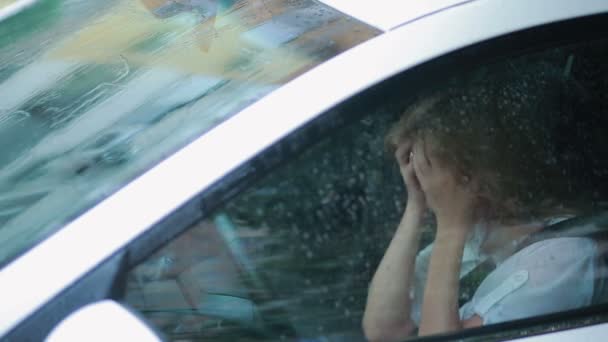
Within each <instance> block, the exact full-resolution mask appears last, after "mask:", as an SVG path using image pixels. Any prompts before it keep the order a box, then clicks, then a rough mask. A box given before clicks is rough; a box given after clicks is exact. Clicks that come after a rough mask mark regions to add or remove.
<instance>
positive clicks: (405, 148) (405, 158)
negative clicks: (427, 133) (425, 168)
mask: <svg viewBox="0 0 608 342" xmlns="http://www.w3.org/2000/svg"><path fill="white" fill-rule="evenodd" d="M410 152H411V144H409V143H408V144H401V145H399V147H397V149H396V150H395V159H397V161H398V162H399V164H401V165H407V164H409V163H410V162H411V160H410Z"/></svg>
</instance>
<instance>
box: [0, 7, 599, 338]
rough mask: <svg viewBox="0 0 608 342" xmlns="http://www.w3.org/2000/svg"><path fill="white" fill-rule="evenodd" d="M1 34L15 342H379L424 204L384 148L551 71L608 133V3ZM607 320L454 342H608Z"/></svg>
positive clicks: (125, 21)
mask: <svg viewBox="0 0 608 342" xmlns="http://www.w3.org/2000/svg"><path fill="white" fill-rule="evenodd" d="M0 20H2V21H1V22H0V44H1V45H0V146H2V150H1V151H0V303H1V307H2V309H1V310H0V336H1V337H0V339H2V340H8V341H39V340H45V339H48V340H51V341H62V340H69V339H87V340H90V339H95V338H98V339H99V340H106V339H109V338H112V339H117V340H129V339H134V340H140V339H141V340H143V339H145V338H148V339H150V340H154V339H156V338H157V339H166V340H176V341H198V340H208V341H274V340H277V341H358V340H365V335H364V332H363V330H362V327H361V326H362V323H361V322H362V317H363V311H364V308H365V301H366V297H367V291H368V286H369V282H370V280H371V278H372V276H373V274H374V270H375V268H376V266H377V265H378V263H379V262H380V259H381V257H382V255H383V253H384V251H385V249H386V246H387V244H388V242H389V241H390V238H391V236H392V234H393V232H394V229H395V227H396V225H397V223H398V221H399V219H400V215H401V213H402V210H403V206H404V204H405V201H406V195H405V193H406V192H405V189H404V188H403V186H402V181H401V177H400V175H399V170H398V168H397V167H396V164H395V162H394V161H393V159H392V156H390V155H388V154H387V153H386V150H385V149H384V136H385V135H386V132H387V130H388V128H389V126H390V125H391V124H392V123H393V122H395V121H396V120H397V119H398V117H399V115H400V114H401V113H402V112H403V109H404V108H405V107H407V106H408V104H409V103H411V102H412V101H413V99H415V98H417V97H419V96H420V94H421V93H422V92H423V90H426V89H432V88H434V87H435V88H436V87H440V86H441V85H442V84H443V82H445V81H446V80H447V79H448V78H450V77H452V76H453V75H455V74H456V73H462V72H465V73H466V72H469V70H471V72H473V71H474V70H477V69H479V68H483V67H485V66H486V65H489V64H491V63H505V61H513V60H517V61H518V63H521V61H525V60H528V59H529V60H530V61H536V62H538V63H540V62H539V61H542V62H547V63H554V64H557V65H561V66H562V69H561V70H562V71H563V75H564V77H566V78H570V77H573V78H577V79H580V82H581V83H582V84H584V87H585V89H586V90H587V94H588V96H590V97H592V98H593V100H594V101H596V102H597V103H599V105H598V106H599V107H598V108H600V110H602V111H603V113H605V114H606V115H608V112H607V111H608V98H607V97H606V94H608V82H607V81H606V80H608V62H607V60H608V59H607V57H608V1H606V0H581V1H568V0H420V1H388V0H377V1H358V0H345V1H343V0H318V1H317V0H249V1H245V0H205V1H202V0H201V1H194V0H189V1H187V0H109V1H103V2H95V1H85V0H41V1H39V2H35V1H27V0H26V1H19V0H16V1H5V2H2V1H0ZM530 63H534V62H530ZM518 72H521V71H520V70H514V71H513V73H514V74H516V73H518ZM522 96H526V94H522ZM540 110H542V108H541V109H540ZM576 120H577V118H576V117H574V118H572V122H574V123H573V125H574V126H576V124H575V122H576ZM574 126H573V127H574ZM606 128H608V127H605V126H601V125H600V124H599V123H598V126H597V129H598V130H605V129H606ZM607 151H608V150H607ZM524 158H525V156H524ZM596 158H597V160H598V164H597V165H598V168H600V167H602V166H603V165H604V164H602V163H603V162H605V161H608V159H603V158H604V156H602V155H597V156H596ZM606 170H607V171H608V169H606ZM599 173H601V172H599V171H598V174H599ZM606 174H608V173H606ZM605 185H608V179H606V183H605V184H604V183H597V184H594V186H596V188H597V189H601V188H603V187H605ZM564 186H565V185H564ZM598 191H599V190H598ZM600 218H602V217H600ZM593 220H594V221H593V223H594V224H593V226H594V227H595V226H602V224H601V223H602V222H603V221H598V220H599V219H596V217H595V216H594V217H593ZM598 222H599V223H598ZM425 234H426V235H425ZM558 234H562V233H561V232H559V233H558ZM572 234H574V235H576V236H579V235H584V236H592V237H591V238H593V239H595V240H597V241H599V240H600V237H597V236H600V235H602V234H601V229H600V232H599V233H598V231H597V230H593V231H591V232H589V231H585V232H582V233H581V232H575V233H572ZM422 240H423V243H424V244H426V243H428V242H430V241H431V240H432V233H431V232H427V233H424V234H423V237H422ZM599 245H602V244H601V243H599ZM601 257H602V258H603V256H601ZM476 266H477V265H476ZM601 270H603V269H601ZM480 272H481V271H480ZM477 276H478V277H479V275H477ZM475 277H476V275H475V274H473V273H471V275H470V276H468V278H467V275H463V280H462V285H461V293H460V300H461V302H466V301H467V300H470V298H471V297H472V296H473V293H474V292H475V288H476V286H477V285H479V284H478V283H475V280H474V279H472V278H475ZM595 277H596V278H602V275H601V274H599V273H598V274H596V276H595ZM596 292H598V291H597V289H596ZM597 295H598V293H596V297H598V296H597ZM594 298H595V297H594ZM606 298H608V296H607V297H606ZM550 300H552V301H557V302H559V301H560V298H552V299H550ZM606 308H608V306H606V304H605V303H603V299H602V298H600V299H598V300H595V299H594V301H592V302H586V303H584V304H581V305H579V306H577V307H573V308H570V309H568V310H557V311H555V312H542V313H541V314H537V315H531V316H529V317H522V318H519V319H515V320H508V321H504V322H499V323H491V322H489V323H488V324H485V325H484V326H483V327H479V328H471V329H464V330H460V331H458V332H453V333H448V334H443V335H438V336H435V337H433V338H431V339H432V340H437V341H456V340H459V341H460V340H464V341H468V340H471V341H473V340H484V341H486V340H507V339H516V338H527V339H531V340H532V341H542V340H544V339H549V340H560V341H561V340H567V341H575V340H576V341H578V340H583V339H593V340H600V339H602V337H603V336H605V334H606V333H607V330H608V326H606V325H605V324H604V323H603V322H606V321H607V317H608V311H607V309H606ZM124 310H126V311H124ZM121 315H122V316H121ZM130 318H135V319H133V320H131V321H130ZM128 323H133V324H132V325H129V324H128ZM118 324H121V325H120V327H121V328H118V327H119V325H118ZM138 324H139V325H138ZM123 326H124V327H123ZM137 332H138V333H141V334H143V335H140V337H134V336H135V335H131V334H132V333H133V334H134V333H137ZM75 336H76V337H75ZM110 336H111V337H110ZM129 336H130V337H129ZM413 338H415V337H413Z"/></svg>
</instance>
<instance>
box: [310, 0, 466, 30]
mask: <svg viewBox="0 0 608 342" xmlns="http://www.w3.org/2000/svg"><path fill="white" fill-rule="evenodd" d="M320 1H321V2H322V3H325V4H327V5H329V6H331V7H334V8H336V9H337V10H339V11H342V12H344V13H346V14H348V15H350V16H352V17H354V18H357V19H359V20H361V21H363V22H365V23H367V24H369V25H372V26H374V27H377V28H379V29H381V30H383V31H389V30H391V29H394V28H395V27H398V26H399V25H403V24H404V23H407V22H410V21H412V20H415V19H418V18H421V17H424V16H426V15H429V14H431V13H435V12H438V11H441V10H443V9H446V8H450V7H453V6H457V5H459V4H464V3H467V2H471V1H474V0H423V1H395V0H375V1H367V0H320Z"/></svg>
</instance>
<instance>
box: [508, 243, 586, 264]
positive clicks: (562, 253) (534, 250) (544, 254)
mask: <svg viewBox="0 0 608 342" xmlns="http://www.w3.org/2000/svg"><path fill="white" fill-rule="evenodd" d="M596 254H597V246H596V242H595V241H594V240H593V239H590V238H584V237H563V238H553V239H547V240H542V241H538V242H536V243H533V244H531V245H529V246H526V247H525V248H523V249H522V250H520V251H519V252H517V253H515V254H514V255H512V256H511V257H510V258H509V259H508V260H507V262H510V263H516V264H519V265H522V264H531V265H537V266H550V265H549V264H556V265H557V264H559V263H560V262H567V261H572V260H578V261H581V260H582V259H589V258H595V256H596ZM547 263H549V264H547Z"/></svg>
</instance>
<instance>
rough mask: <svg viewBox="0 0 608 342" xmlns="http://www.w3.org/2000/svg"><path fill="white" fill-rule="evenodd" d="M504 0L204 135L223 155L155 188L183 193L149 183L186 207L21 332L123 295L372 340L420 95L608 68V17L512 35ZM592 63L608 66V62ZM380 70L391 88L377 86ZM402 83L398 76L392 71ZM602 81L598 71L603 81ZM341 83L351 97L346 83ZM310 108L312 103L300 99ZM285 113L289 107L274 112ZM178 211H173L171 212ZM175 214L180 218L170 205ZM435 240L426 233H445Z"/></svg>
mask: <svg viewBox="0 0 608 342" xmlns="http://www.w3.org/2000/svg"><path fill="white" fill-rule="evenodd" d="M482 7H483V6H482ZM496 8H497V7H494V6H491V5H487V7H485V10H478V9H476V8H475V6H472V7H470V8H468V9H467V8H465V7H463V8H462V9H458V10H454V11H453V12H450V11H447V12H446V13H443V14H442V15H439V16H438V18H437V19H436V20H431V19H430V18H429V19H426V20H421V21H420V22H419V23H416V25H413V26H411V27H408V26H404V27H403V28H399V29H397V30H395V31H394V32H391V33H389V34H387V35H386V37H384V38H382V39H379V40H377V41H376V42H374V44H371V45H370V46H369V47H367V48H362V49H361V50H357V51H355V52H354V55H355V56H356V58H353V59H352V60H351V59H350V58H349V56H346V55H345V56H343V59H342V60H341V59H337V60H336V61H334V63H333V64H328V65H326V66H324V68H323V67H322V68H319V69H318V70H317V72H316V73H315V74H311V75H310V76H307V75H304V76H303V77H302V78H300V79H299V82H294V83H293V85H290V86H287V87H285V88H284V89H283V91H278V92H276V93H274V95H273V96H270V97H269V98H268V100H267V101H266V102H264V101H262V103H261V104H260V105H259V106H251V107H250V108H249V110H248V111H246V112H245V113H241V114H240V115H239V116H237V117H235V120H232V121H228V122H227V123H226V124H225V125H224V126H222V128H221V129H218V130H215V131H214V132H211V133H210V134H207V135H206V136H204V137H203V138H202V140H203V141H202V142H201V143H199V145H198V146H199V148H201V147H202V148H203V149H202V150H203V151H205V150H206V151H207V154H198V155H200V156H206V157H207V158H205V161H204V163H205V164H206V168H202V169H201V168H195V167H192V168H187V169H185V168H184V165H188V166H192V165H193V164H196V162H193V161H194V160H197V159H196V158H194V157H195V156H196V155H197V153H200V152H201V150H199V151H196V152H197V153H193V152H194V150H193V149H192V150H190V151H189V152H190V153H187V152H186V153H184V154H181V155H178V156H176V157H174V158H173V160H172V161H171V163H175V165H178V163H183V164H179V168H181V169H182V170H186V171H187V173H188V174H187V175H186V176H184V175H182V176H183V177H184V178H180V177H176V175H178V174H179V173H172V172H173V171H175V170H176V169H173V170H172V171H171V172H169V173H165V174H164V175H165V176H167V175H168V176H172V177H173V178H163V177H160V175H161V174H162V172H163V171H162V170H161V171H158V172H160V173H158V174H157V177H159V178H156V180H155V181H156V182H171V183H172V184H171V185H172V186H166V185H165V186H163V190H159V189H158V188H157V187H156V185H153V186H152V187H150V188H149V189H152V190H153V192H152V193H149V192H148V194H149V195H150V194H155V197H164V199H169V200H171V201H172V202H171V204H169V205H163V206H162V208H163V209H159V210H160V211H159V212H158V213H154V214H153V215H152V216H154V215H157V214H158V215H159V216H158V217H156V218H153V217H152V216H150V217H148V218H146V219H136V218H134V216H133V217H130V218H129V217H123V218H127V220H125V221H124V222H123V223H129V224H133V225H142V226H146V228H148V227H149V224H148V223H153V222H156V223H155V224H154V225H153V226H152V227H151V228H150V229H148V230H146V231H145V233H143V234H141V235H139V236H138V237H137V239H135V240H134V241H132V242H130V243H129V245H128V246H126V247H124V248H122V247H120V249H118V250H117V251H116V252H115V253H114V254H112V256H110V258H108V259H107V261H105V262H103V263H102V264H100V265H99V266H98V267H97V268H96V269H95V270H94V271H93V272H90V273H88V274H87V275H86V276H84V277H83V278H81V279H80V280H79V281H77V282H76V283H75V284H74V285H73V286H70V287H69V288H67V289H66V290H65V291H64V292H62V293H61V294H60V295H59V296H57V297H56V298H55V299H54V300H52V301H51V302H50V303H48V304H47V305H45V307H44V308H43V309H42V310H40V311H38V313H36V314H35V315H34V316H32V317H31V318H30V319H29V320H27V321H25V323H22V324H21V325H20V326H18V327H17V328H16V329H15V330H13V331H12V332H11V333H10V335H9V338H11V337H14V338H17V337H20V336H27V335H28V333H31V331H32V329H31V327H32V326H35V325H39V324H40V322H43V321H45V320H46V321H48V322H53V321H56V320H57V319H58V317H57V315H56V314H55V313H56V312H58V311H69V310H71V307H72V306H74V305H75V306H78V305H81V303H85V302H87V301H91V300H93V299H96V298H100V297H111V298H114V299H118V300H122V301H124V302H125V303H128V304H129V305H131V306H132V307H134V308H136V309H138V310H139V311H141V312H142V313H143V314H144V315H145V316H146V317H148V319H149V320H150V321H151V322H153V323H154V324H155V325H156V326H157V327H158V328H159V329H160V330H162V331H163V332H164V333H165V334H166V336H167V337H168V338H170V339H187V340H188V339H201V338H208V339H218V340H221V339H225V340H234V339H242V340H256V339H257V340H269V339H288V340H289V339H312V340H315V339H316V340H324V339H326V340H327V339H328V340H356V339H362V338H363V335H362V331H361V329H360V322H361V315H362V310H363V309H362V307H363V303H364V300H365V296H366V292H367V287H368V283H369V280H370V278H371V275H372V273H373V271H374V269H375V267H376V266H377V263H378V261H379V258H380V257H381V255H382V252H383V249H384V248H385V246H386V244H387V241H388V239H389V238H390V235H391V232H392V230H393V229H394V226H395V224H396V220H398V218H399V215H400V212H399V211H400V208H402V207H403V206H404V205H405V203H406V197H405V193H404V189H403V187H402V185H401V183H400V178H399V177H400V176H399V173H398V169H396V166H395V164H394V163H393V162H392V160H391V159H390V156H388V157H387V155H386V154H385V150H384V133H385V132H386V130H387V129H388V127H389V126H390V125H391V123H392V122H394V121H395V120H396V119H398V116H399V115H400V114H401V112H402V111H403V108H405V107H406V106H407V105H408V103H410V102H411V101H412V98H414V97H415V96H416V95H417V92H418V91H419V89H420V88H422V87H423V86H424V87H433V85H436V84H440V83H441V80H442V78H443V77H444V75H447V74H450V73H454V71H455V70H463V69H465V70H466V69H467V68H470V69H473V68H478V67H480V66H483V65H486V64H487V63H490V62H491V61H494V60H499V61H500V60H505V59H508V58H520V57H521V56H524V57H525V56H528V54H530V55H532V54H537V55H535V56H541V57H537V58H544V57H542V56H557V57H554V58H555V59H556V60H559V61H561V59H560V58H562V57H564V56H565V57H566V58H565V64H564V66H567V65H568V63H569V62H568V61H569V59H568V56H569V55H568V53H575V52H576V53H580V54H581V55H582V56H583V57H581V58H582V59H583V60H584V61H588V62H589V63H591V64H590V65H596V66H597V65H600V66H601V65H603V64H602V63H601V61H600V62H598V61H597V59H598V57H597V56H598V54H599V55H600V56H601V53H602V52H603V51H605V50H602V48H603V47H604V46H605V44H604V43H603V40H602V39H603V38H604V34H605V29H606V28H605V25H604V24H603V23H604V22H605V18H604V16H602V15H598V16H589V17H583V18H580V19H576V20H566V21H564V20H565V19H568V18H569V17H570V15H569V14H566V13H565V11H564V12H561V14H559V15H554V16H547V17H546V18H545V17H544V16H543V15H541V14H537V17H536V18H537V19H536V20H537V21H534V20H532V19H530V20H532V21H533V24H549V23H550V22H554V21H558V22H557V23H552V24H550V25H543V26H539V27H534V28H529V26H531V24H530V22H529V21H528V20H522V21H521V22H517V21H516V22H515V23H513V24H512V26H508V28H505V27H503V30H502V31H500V30H498V29H496V28H494V29H496V30H498V31H499V32H500V34H498V35H497V33H496V32H494V31H492V29H490V27H493V26H491V25H490V24H489V23H488V21H491V20H490V19H488V18H487V17H485V16H487V15H489V13H490V12H491V10H496ZM588 10H589V11H592V10H591V9H588ZM593 10H594V11H595V10H597V9H593ZM583 14H585V13H583ZM587 14H588V13H587ZM481 17H485V21H484V27H486V26H485V25H488V26H487V27H488V30H487V32H483V33H479V34H478V35H477V36H475V35H474V34H473V33H472V31H476V30H473V29H470V28H460V29H461V30H462V31H461V33H460V34H461V35H462V36H458V34H456V33H455V32H456V31H458V30H456V29H454V30H453V31H452V34H453V36H449V35H448V34H447V33H448V32H445V33H446V36H449V37H442V39H445V40H447V41H449V43H446V42H445V41H442V42H439V43H437V44H436V45H432V44H426V43H425V42H424V39H422V38H423V37H425V36H424V35H421V36H416V35H415V34H424V33H426V34H430V33H434V34H437V33H440V32H444V29H439V28H444V27H447V26H441V25H440V24H444V25H445V24H449V23H452V24H455V23H458V22H461V21H464V22H466V21H467V18H477V19H479V18H481ZM543 18H544V19H543ZM497 26H500V25H498V24H497ZM532 26H534V25H532ZM528 28H529V29H528ZM523 29H527V30H523ZM448 31H449V30H448ZM408 35H409V38H407V39H406V38H404V37H406V36H408ZM448 38H449V39H448ZM459 39H460V40H459ZM400 42H401V43H406V42H407V43H411V45H408V44H406V45H404V46H406V47H408V48H409V47H410V46H411V51H409V52H410V54H411V55H413V56H411V57H410V59H404V60H401V61H398V58H396V57H391V56H390V55H391V54H390V51H391V50H390V49H393V48H394V47H395V46H399V45H397V43H400ZM477 43H479V44H477ZM573 44H574V45H573ZM571 46H572V47H571ZM383 49H385V50H383ZM568 49H571V50H568ZM374 50H375V51H376V53H377V55H376V56H384V57H385V58H386V60H382V59H379V60H377V61H374V63H376V62H377V63H378V64H379V65H384V66H385V67H386V68H385V69H384V67H379V69H380V70H378V69H375V68H373V67H369V66H368V67H366V68H362V70H359V69H358V68H359V67H358V64H357V63H355V62H363V61H364V60H365V59H364V57H369V56H365V54H366V53H369V52H371V51H374ZM584 51H590V52H589V53H588V54H586V53H585V52H584ZM543 53H544V54H545V55H543ZM351 56H352V55H351ZM577 56H578V55H577ZM576 60H577V61H578V57H577V59H576ZM341 62H342V64H341V66H339V65H338V64H340V63H341ZM368 63H369V62H368ZM594 63H595V64H594ZM395 64H400V68H401V69H402V70H405V71H403V72H401V73H399V74H397V75H393V74H394V71H390V70H392V67H389V66H394V65H395ZM577 66H578V64H577ZM334 67H335V68H336V69H334V70H336V71H332V68H334ZM566 69H567V68H566ZM352 70H359V71H362V72H363V74H364V75H363V76H361V75H359V74H357V75H354V74H353V71H352ZM589 70H593V71H594V72H595V71H596V72H598V73H599V74H600V75H601V72H602V69H601V67H598V68H594V67H591V68H590V69H589ZM374 72H376V73H377V74H374ZM365 73H367V76H366V75H365ZM321 74H325V75H324V77H321V76H320V75H321ZM370 74H374V76H373V77H371V78H372V79H375V80H376V81H373V82H370V81H369V78H370V77H369V75H370ZM388 76H392V77H390V78H388V79H386V80H384V79H385V78H386V77H388ZM594 77H596V78H593V77H591V80H597V79H601V77H599V78H597V77H598V76H597V75H596V76H594ZM319 81H324V82H327V83H323V82H321V83H316V82H319ZM378 81H382V82H378ZM590 82H591V81H590ZM600 83H601V82H600ZM322 84H333V86H331V87H326V88H323V90H324V91H325V92H327V93H329V94H327V95H325V97H323V96H321V98H324V101H325V102H315V101H313V100H314V99H315V98H316V96H317V95H315V97H311V98H310V100H307V99H304V100H303V99H302V98H303V94H305V93H303V92H302V91H303V90H305V89H312V88H311V87H321V85H322ZM372 85H373V86H372ZM341 87H343V88H346V90H344V89H342V90H341V91H338V90H336V89H339V88H341ZM598 89H602V88H598ZM346 93H349V94H350V95H344V94H346ZM336 94H342V95H340V96H336ZM282 96H285V98H283V99H281V97H282ZM332 96H335V97H332ZM296 100H300V101H299V102H296ZM275 101H276V102H275ZM277 103H279V104H277ZM294 103H301V104H302V105H301V106H297V107H298V108H292V107H291V106H292V105H293V104H294ZM275 106H276V107H275ZM278 108H280V110H279V109H278ZM270 109H274V111H273V113H272V114H269V115H270V116H263V114H264V112H265V111H268V110H270ZM284 113H289V114H284ZM320 113H323V115H319V114H320ZM317 115H319V116H318V117H317ZM262 118H263V119H262ZM313 119H314V120H313ZM298 127H299V128H298ZM296 128H298V129H297V130H295V131H294V132H293V133H290V132H291V131H292V130H294V129H296ZM283 136H285V137H284V138H283ZM212 156H213V157H212ZM185 157H187V158H185ZM184 158H185V159H184ZM236 166H238V167H237V168H236V169H234V170H232V171H230V172H228V171H229V170H231V169H233V167H236ZM175 167H177V166H175ZM179 168H177V169H179ZM167 170H168V169H167ZM182 172H183V171H182ZM197 172H201V173H200V174H196V173H197ZM195 176H196V177H199V179H198V185H197V186H196V188H195V189H187V188H188V187H189V186H190V185H188V179H190V178H196V177H195ZM141 184H142V185H141V186H142V187H143V183H141ZM151 184H152V183H150V182H148V183H147V185H151ZM137 186H138V184H136V185H135V186H134V187H137ZM142 187H140V188H139V190H142V189H143V188H142ZM171 187H172V188H173V190H171V189H170V188H171ZM184 189H187V190H184ZM139 190H138V191H139ZM165 191H167V192H165ZM139 196H142V195H141V194H140V195H139ZM139 198H140V200H141V199H142V197H139ZM186 198H189V200H188V201H184V199H186ZM148 200H149V201H150V202H147V201H148ZM125 203H127V202H123V204H125ZM146 203H149V205H150V207H149V208H148V210H149V211H152V212H154V211H155V210H157V209H158V208H159V207H157V206H156V204H153V203H155V199H152V198H151V197H150V198H146ZM168 207H172V208H173V209H172V210H171V211H166V208H168ZM162 210H165V211H166V212H165V213H162V214H161V213H160V212H161V211H162ZM109 212H111V211H109ZM100 213H101V212H100ZM97 217H98V218H101V217H102V216H97ZM161 218H162V219H161ZM158 219H160V220H158ZM105 220H106V219H105V218H104V219H101V221H99V222H104V221H105ZM89 222H93V221H89ZM106 222H107V221H106ZM430 234H431V233H430V232H429V233H428V234H427V235H426V236H425V237H423V240H424V241H426V242H429V241H430V240H431V236H430ZM62 306H65V307H64V308H63V309H62ZM600 308H601V306H592V307H589V308H581V309H580V310H579V311H575V312H567V313H560V314H557V315H553V316H551V315H549V316H542V317H540V318H539V317H534V318H532V319H526V320H523V321H517V322H516V323H513V322H510V323H505V324H503V325H500V324H498V325H494V326H488V327H487V328H483V329H480V330H471V331H465V332H463V333H462V334H461V335H454V336H451V337H448V338H462V337H466V336H479V334H482V333H484V334H485V333H489V334H491V336H494V337H493V338H505V336H507V335H496V334H497V332H498V331H501V330H503V333H504V334H510V335H508V336H518V335H519V334H520V330H519V329H523V327H526V329H527V327H533V328H530V329H540V330H536V331H544V330H543V329H545V330H551V329H554V328H555V327H556V324H565V325H566V326H577V325H580V324H587V323H589V322H595V321H601V315H594V314H592V313H597V312H598V311H599V312H601V310H600ZM579 318H580V320H579V321H577V319H579ZM581 321H584V322H583V323H581ZM564 322H566V323H564ZM513 328H514V329H513ZM497 336H502V337H497Z"/></svg>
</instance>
